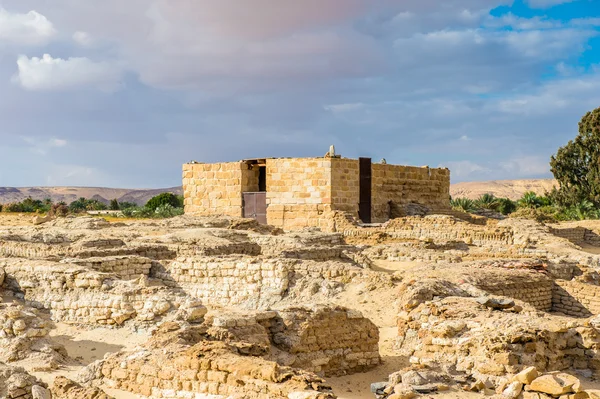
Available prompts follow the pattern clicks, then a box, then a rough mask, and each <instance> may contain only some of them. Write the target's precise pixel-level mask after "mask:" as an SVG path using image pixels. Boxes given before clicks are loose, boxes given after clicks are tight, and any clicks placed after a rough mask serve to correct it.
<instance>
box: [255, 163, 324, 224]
mask: <svg viewBox="0 0 600 399" xmlns="http://www.w3.org/2000/svg"><path fill="white" fill-rule="evenodd" d="M330 205H331V160H330V159H327V158H282V159H267V221H268V223H269V224H270V225H273V226H277V227H281V228H283V229H286V230H294V229H300V228H303V227H323V228H325V227H326V224H327V221H326V220H325V219H326V218H325V217H324V215H325V214H326V213H327V211H328V210H330V209H331V208H330Z"/></svg>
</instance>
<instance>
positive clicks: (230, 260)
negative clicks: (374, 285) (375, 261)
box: [155, 256, 364, 308]
mask: <svg viewBox="0 0 600 399" xmlns="http://www.w3.org/2000/svg"><path fill="white" fill-rule="evenodd" d="M363 272H364V271H363V269H360V268H358V267H355V266H352V265H348V264H344V263H334V262H313V261H299V260H295V259H264V258H251V257H242V256H230V257H221V258H215V259H206V258H203V257H180V258H178V259H177V260H175V261H172V262H169V263H167V264H165V267H164V269H163V270H160V271H157V272H156V275H155V277H157V278H160V279H162V280H163V281H164V282H165V284H168V285H172V286H177V287H180V288H182V289H183V290H184V291H185V292H186V293H188V294H189V295H191V296H193V297H195V298H198V299H199V300H201V301H202V303H204V304H206V305H220V306H236V305H243V306H245V307H250V308H265V307H268V306H270V305H272V304H274V303H276V302H278V301H281V300H282V299H283V298H284V297H285V296H286V295H287V293H288V291H289V290H290V289H292V288H293V286H294V285H295V284H296V282H297V281H298V280H300V279H302V278H307V277H308V276H310V278H312V279H315V280H317V279H328V280H348V279H351V278H354V277H356V276H358V275H361V274H363Z"/></svg>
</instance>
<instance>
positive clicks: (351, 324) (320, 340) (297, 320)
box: [273, 306, 381, 376]
mask: <svg viewBox="0 0 600 399" xmlns="http://www.w3.org/2000/svg"><path fill="white" fill-rule="evenodd" d="M278 314H279V316H280V317H281V321H282V324H283V328H281V329H280V331H278V332H277V333H275V334H274V335H273V342H274V343H275V345H277V346H278V347H280V348H282V349H284V350H285V351H286V352H289V353H291V354H292V355H294V357H295V360H294V362H293V363H292V365H293V366H294V367H296V368H301V369H303V370H308V371H313V372H316V373H323V374H324V375H325V376H332V375H340V374H347V373H355V372H361V371H365V370H368V369H370V368H373V367H375V366H377V365H378V364H379V363H380V361H381V360H380V357H379V330H378V329H377V326H376V325H375V324H373V322H371V321H370V320H369V319H367V318H365V317H364V316H363V315H362V314H361V313H360V312H357V311H353V310H349V309H345V308H340V307H337V308H329V307H325V306H321V307H313V308H287V309H284V310H281V311H279V312H278Z"/></svg>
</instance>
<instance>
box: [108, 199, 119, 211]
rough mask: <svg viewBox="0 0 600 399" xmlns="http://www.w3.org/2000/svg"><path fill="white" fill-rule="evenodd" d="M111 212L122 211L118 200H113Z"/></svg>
mask: <svg viewBox="0 0 600 399" xmlns="http://www.w3.org/2000/svg"><path fill="white" fill-rule="evenodd" d="M109 208H110V210H111V211H118V210H119V209H121V208H120V207H119V201H117V199H116V198H115V199H112V200H110V206H109Z"/></svg>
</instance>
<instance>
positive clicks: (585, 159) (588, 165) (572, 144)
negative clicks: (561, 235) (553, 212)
mask: <svg viewBox="0 0 600 399" xmlns="http://www.w3.org/2000/svg"><path fill="white" fill-rule="evenodd" d="M598 159H600V108H596V109H595V110H593V111H591V112H588V113H587V114H585V115H584V116H583V118H581V121H580V122H579V134H578V135H577V137H575V139H574V140H571V141H569V142H568V143H567V145H565V146H564V147H561V148H559V149H558V151H557V153H556V154H555V155H553V156H552V157H551V158H550V166H551V169H552V174H553V175H554V178H555V179H556V180H557V181H558V183H559V188H558V189H556V190H553V192H552V193H551V196H553V197H554V200H555V202H557V203H558V204H560V205H561V206H564V207H568V208H571V207H574V209H577V208H579V209H580V210H581V211H585V209H584V208H585V207H586V206H587V205H588V203H592V204H593V206H594V207H595V208H598V206H600V162H598ZM584 204H585V205H584ZM584 214H585V212H584Z"/></svg>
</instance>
